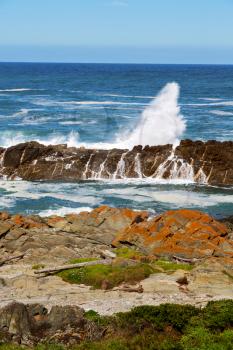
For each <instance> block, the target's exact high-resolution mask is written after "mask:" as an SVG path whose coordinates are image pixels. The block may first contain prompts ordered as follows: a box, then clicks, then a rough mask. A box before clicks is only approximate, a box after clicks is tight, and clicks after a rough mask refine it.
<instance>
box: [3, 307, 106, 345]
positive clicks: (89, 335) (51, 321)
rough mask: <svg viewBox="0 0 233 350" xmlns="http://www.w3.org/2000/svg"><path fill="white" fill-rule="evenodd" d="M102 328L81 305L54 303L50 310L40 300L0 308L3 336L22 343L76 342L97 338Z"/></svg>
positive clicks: (5, 339)
mask: <svg viewBox="0 0 233 350" xmlns="http://www.w3.org/2000/svg"><path fill="white" fill-rule="evenodd" d="M100 336H101V330H100V329H99V328H98V327H97V326H96V325H95V324H94V323H93V322H90V321H88V320H87V319H85V317H84V310H83V309H81V308H79V307H78V306H64V307H61V306H53V307H52V308H51V310H50V312H48V310H47V309H46V308H45V307H44V306H43V305H39V304H32V305H24V304H21V303H17V302H15V303H11V304H9V305H7V306H6V307H4V308H2V309H0V340H1V342H6V343H9V342H14V343H19V344H23V345H33V344H37V343H38V342H52V343H60V344H61V343H64V344H69V345H72V344H77V343H79V342H80V341H83V340H96V339H99V338H100Z"/></svg>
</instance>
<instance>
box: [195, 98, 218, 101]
mask: <svg viewBox="0 0 233 350" xmlns="http://www.w3.org/2000/svg"><path fill="white" fill-rule="evenodd" d="M199 100H204V101H221V100H222V98H215V97H200V98H199Z"/></svg>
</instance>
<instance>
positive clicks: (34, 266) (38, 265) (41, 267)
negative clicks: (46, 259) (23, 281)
mask: <svg viewBox="0 0 233 350" xmlns="http://www.w3.org/2000/svg"><path fill="white" fill-rule="evenodd" d="M44 268H45V265H44V264H35V265H32V269H33V270H40V269H44Z"/></svg>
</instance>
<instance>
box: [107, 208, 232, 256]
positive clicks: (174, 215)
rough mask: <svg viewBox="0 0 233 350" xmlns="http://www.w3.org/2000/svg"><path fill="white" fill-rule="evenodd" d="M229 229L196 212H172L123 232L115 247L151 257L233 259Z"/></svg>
mask: <svg viewBox="0 0 233 350" xmlns="http://www.w3.org/2000/svg"><path fill="white" fill-rule="evenodd" d="M228 233H229V229H228V228H227V227H226V226H225V225H224V224H222V223H220V222H218V221H216V220H214V219H213V218H212V217H211V216H209V215H207V214H205V213H202V212H200V211H195V210H187V209H182V210H172V211H167V212H165V213H164V214H162V215H160V216H157V217H154V218H152V219H149V220H146V221H143V222H140V223H134V224H132V225H130V226H129V227H127V228H126V229H123V230H122V231H121V232H120V233H119V234H118V235H117V236H116V238H115V239H114V240H113V242H112V245H113V246H118V245H120V244H129V245H134V246H136V247H137V248H138V249H140V250H141V251H143V252H145V253H147V254H154V255H157V256H167V257H171V256H179V257H183V258H204V257H209V256H221V257H223V256H224V257H229V258H233V242H232V240H230V239H228V238H227V235H228Z"/></svg>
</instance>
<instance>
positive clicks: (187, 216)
mask: <svg viewBox="0 0 233 350" xmlns="http://www.w3.org/2000/svg"><path fill="white" fill-rule="evenodd" d="M118 245H127V246H135V247H136V248H137V249H138V250H140V251H141V252H143V253H145V254H146V255H154V256H157V257H173V256H178V257H180V258H187V259H193V258H196V259H203V258H208V257H212V256H214V257H221V258H224V259H226V263H229V264H232V265H233V236H232V230H231V228H230V227H228V226H225V225H224V224H223V223H220V222H218V221H216V220H214V219H213V218H212V217H210V216H209V215H207V214H204V213H202V212H199V211H194V210H174V211H167V212H165V213H164V214H162V215H159V216H155V217H148V213H147V212H144V211H141V212H139V211H133V210H130V209H124V208H110V207H107V206H102V207H99V208H96V209H94V210H93V211H92V212H83V213H80V214H69V215H66V216H65V217H58V216H51V217H48V218H40V217H39V216H28V217H22V216H20V215H12V216H11V215H9V214H8V213H4V212H3V213H1V214H0V255H1V257H2V259H3V260H4V259H5V258H7V257H9V256H10V257H11V256H15V255H16V256H17V255H21V254H23V255H24V257H23V259H24V262H29V263H41V262H43V263H44V262H46V263H47V262H48V263H49V262H64V261H67V260H69V259H72V258H78V257H92V256H93V257H96V256H101V252H102V251H103V250H105V249H106V248H109V247H111V246H114V247H115V246H118ZM0 263H1V262H0Z"/></svg>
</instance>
